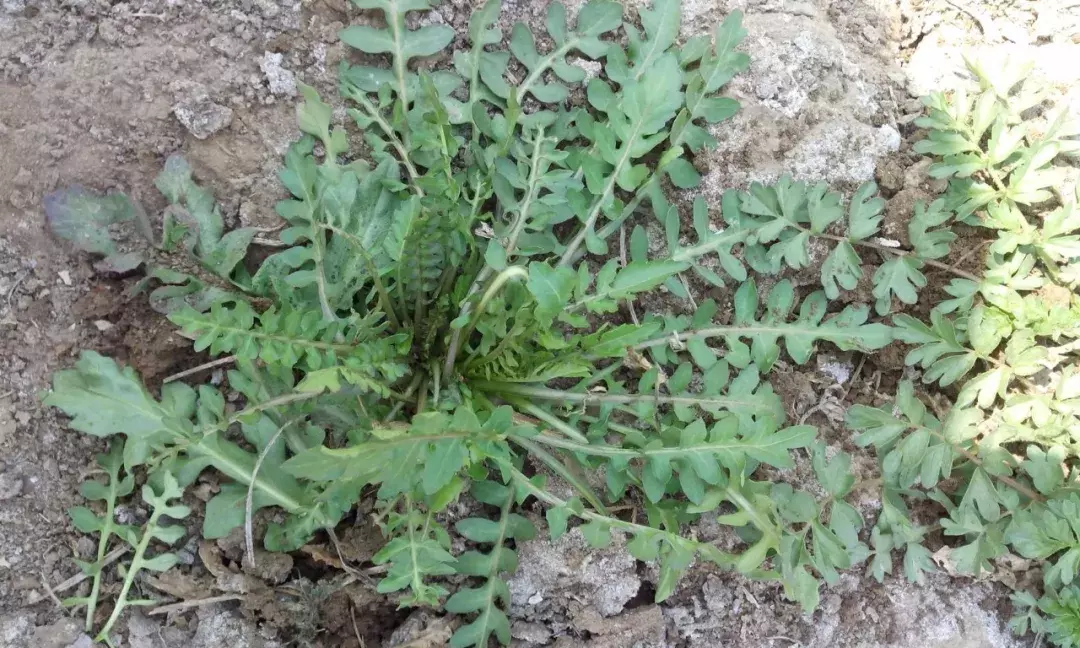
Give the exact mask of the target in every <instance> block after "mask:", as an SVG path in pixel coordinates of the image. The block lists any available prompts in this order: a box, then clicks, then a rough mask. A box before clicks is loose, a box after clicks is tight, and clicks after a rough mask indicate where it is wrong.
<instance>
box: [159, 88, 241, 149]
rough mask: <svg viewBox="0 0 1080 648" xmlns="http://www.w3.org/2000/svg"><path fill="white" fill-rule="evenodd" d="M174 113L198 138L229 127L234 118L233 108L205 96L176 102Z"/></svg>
mask: <svg viewBox="0 0 1080 648" xmlns="http://www.w3.org/2000/svg"><path fill="white" fill-rule="evenodd" d="M173 114H174V115H176V118H177V119H179V120H180V123H181V124H183V125H184V128H187V129H188V131H189V132H190V133H191V134H192V135H194V136H195V138H196V139H201V140H203V139H206V138H208V137H210V136H211V135H213V134H214V133H216V132H218V131H220V130H222V129H224V128H227V127H228V126H229V124H231V123H232V118H233V111H232V109H231V108H228V107H226V106H222V105H221V104H217V103H214V102H213V101H210V100H209V99H207V98H205V97H202V98H199V99H195V100H193V101H183V102H181V103H178V104H176V105H175V106H173Z"/></svg>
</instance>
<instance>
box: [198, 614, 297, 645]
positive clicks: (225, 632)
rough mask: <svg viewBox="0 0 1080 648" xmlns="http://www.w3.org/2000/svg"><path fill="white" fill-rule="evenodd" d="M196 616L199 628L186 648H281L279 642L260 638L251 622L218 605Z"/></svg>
mask: <svg viewBox="0 0 1080 648" xmlns="http://www.w3.org/2000/svg"><path fill="white" fill-rule="evenodd" d="M198 616H199V627H198V629H197V630H196V631H195V636H194V637H192V639H191V643H189V644H188V645H187V647H186V648H222V647H223V646H228V648H282V644H281V643H280V642H278V641H276V640H272V639H266V638H264V637H262V636H261V635H260V634H259V630H258V628H257V627H256V626H255V624H254V623H253V622H252V621H250V620H248V619H241V618H239V617H238V616H236V615H233V614H232V613H231V612H229V611H228V610H227V609H225V608H223V607H222V606H220V605H209V606H206V607H202V608H199V613H198Z"/></svg>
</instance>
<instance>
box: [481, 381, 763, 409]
mask: <svg viewBox="0 0 1080 648" xmlns="http://www.w3.org/2000/svg"><path fill="white" fill-rule="evenodd" d="M469 384H470V385H471V386H472V387H473V388H475V389H479V390H482V391H489V392H495V393H502V394H513V395H515V396H528V397H532V398H539V399H541V400H554V401H561V402H564V403H583V404H585V405H588V404H590V403H622V404H627V403H640V402H653V403H658V404H666V405H696V406H698V407H723V408H725V409H732V408H739V407H749V408H754V409H757V410H759V411H761V412H768V411H771V409H772V408H770V407H768V406H766V405H764V404H763V403H761V402H756V401H753V400H740V399H738V398H723V397H712V396H651V395H650V396H641V395H639V394H606V393H603V394H597V393H585V392H570V391H563V390H560V389H550V388H547V387H536V386H532V385H519V384H515V383H505V382H496V381H491V380H471V381H469Z"/></svg>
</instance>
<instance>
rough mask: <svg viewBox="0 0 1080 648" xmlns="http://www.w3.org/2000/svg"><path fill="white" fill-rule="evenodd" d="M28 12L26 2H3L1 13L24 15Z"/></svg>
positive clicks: (3, 0) (0, 7)
mask: <svg viewBox="0 0 1080 648" xmlns="http://www.w3.org/2000/svg"><path fill="white" fill-rule="evenodd" d="M25 10H26V0H2V1H0V11H2V12H3V13H6V14H17V13H22V12H23V11H25Z"/></svg>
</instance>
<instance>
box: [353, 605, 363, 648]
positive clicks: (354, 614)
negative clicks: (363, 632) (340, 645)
mask: <svg viewBox="0 0 1080 648" xmlns="http://www.w3.org/2000/svg"><path fill="white" fill-rule="evenodd" d="M349 618H350V619H352V630H353V633H354V634H355V635H356V640H357V641H358V642H359V643H360V648H365V646H367V644H366V643H364V638H363V637H361V636H360V628H358V627H357V626H356V606H355V605H354V604H353V603H352V601H350V602H349Z"/></svg>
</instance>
